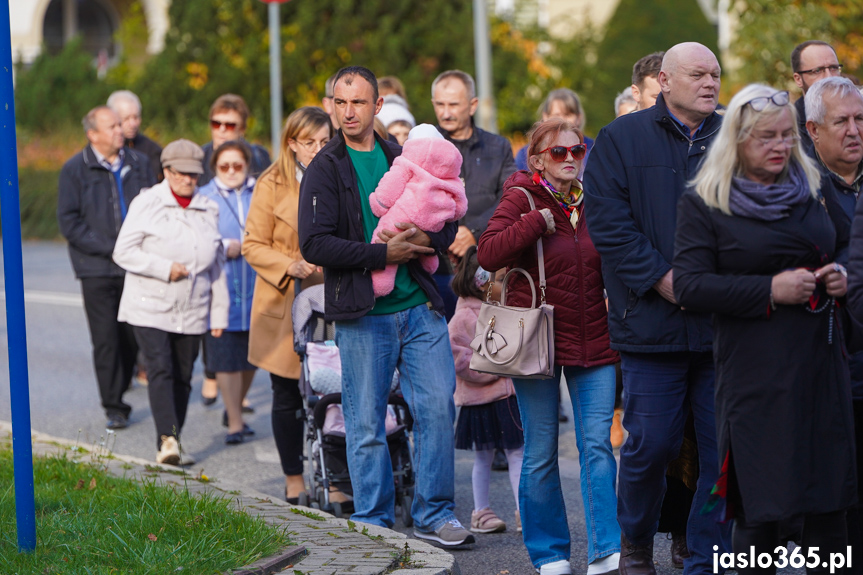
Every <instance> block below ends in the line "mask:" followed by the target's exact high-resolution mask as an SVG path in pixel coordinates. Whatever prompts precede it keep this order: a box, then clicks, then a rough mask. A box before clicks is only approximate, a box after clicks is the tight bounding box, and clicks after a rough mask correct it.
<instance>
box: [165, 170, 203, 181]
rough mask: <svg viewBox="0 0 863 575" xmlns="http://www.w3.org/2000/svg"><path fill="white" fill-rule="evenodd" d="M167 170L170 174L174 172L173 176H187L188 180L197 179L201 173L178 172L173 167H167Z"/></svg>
mask: <svg viewBox="0 0 863 575" xmlns="http://www.w3.org/2000/svg"><path fill="white" fill-rule="evenodd" d="M168 171H169V172H171V173H172V174H174V175H175V176H178V177H183V178H189V179H190V180H197V179H198V178H199V177H201V174H190V173H187V172H178V171H177V170H175V169H174V168H168Z"/></svg>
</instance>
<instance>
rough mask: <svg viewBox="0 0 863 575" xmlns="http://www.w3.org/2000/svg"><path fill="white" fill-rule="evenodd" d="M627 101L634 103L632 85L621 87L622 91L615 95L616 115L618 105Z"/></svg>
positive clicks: (615, 113) (618, 108)
mask: <svg viewBox="0 0 863 575" xmlns="http://www.w3.org/2000/svg"><path fill="white" fill-rule="evenodd" d="M625 102H629V103H632V104H635V103H636V101H635V97H634V96H633V95H632V86H627V87H626V88H624V89H623V92H621V93H620V94H618V95H617V97H616V98H615V99H614V115H615V116H616V115H617V111H618V110H620V105H621V104H623V103H625Z"/></svg>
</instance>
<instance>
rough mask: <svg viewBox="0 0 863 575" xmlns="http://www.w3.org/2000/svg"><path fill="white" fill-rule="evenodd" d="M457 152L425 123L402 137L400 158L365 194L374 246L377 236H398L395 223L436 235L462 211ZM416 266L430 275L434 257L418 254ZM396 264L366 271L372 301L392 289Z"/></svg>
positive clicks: (463, 202)
mask: <svg viewBox="0 0 863 575" xmlns="http://www.w3.org/2000/svg"><path fill="white" fill-rule="evenodd" d="M461 161H462V158H461V153H460V152H459V151H458V148H456V147H455V146H454V145H453V144H452V143H451V142H448V141H447V140H445V139H444V137H443V136H441V135H440V132H438V131H437V129H436V128H435V127H434V126H432V125H431V124H420V125H419V126H417V127H415V128H413V129H412V130H411V131H410V134H408V139H407V141H406V142H405V145H404V148H403V149H402V154H401V156H399V157H398V158H396V159H395V161H394V162H393V165H392V168H390V170H389V171H388V172H387V173H386V174H384V177H383V178H381V181H380V182H379V183H378V187H377V189H376V190H375V191H374V192H373V193H372V194H371V195H370V196H369V204H370V206H371V209H372V212H373V213H374V214H375V215H376V216H378V217H379V218H380V221H379V222H378V227H377V228H375V231H374V234H373V236H372V237H373V238H374V239H373V240H372V243H380V239H378V232H380V231H381V230H389V231H393V232H399V231H401V230H399V229H397V228H396V224H398V223H402V222H410V223H412V224H413V225H415V226H416V227H418V228H419V229H421V230H423V231H425V232H439V231H441V230H442V229H443V226H444V224H445V223H447V222H454V221H457V220H459V219H461V218H462V217H463V216H464V214H465V212H467V197H466V196H465V193H464V182H462V181H461V178H459V172H460V171H461ZM419 260H420V264H422V266H423V268H424V269H425V270H426V271H427V272H429V273H434V271H435V270H436V269H437V266H438V258H437V255H435V254H429V255H425V256H421V257H420V258H419ZM397 269H398V266H397V265H395V264H390V265H388V266H387V267H386V268H384V269H382V270H375V271H373V272H372V286H373V287H374V291H375V297H381V296H384V295H386V294H388V293H390V292H391V291H393V285H394V283H395V278H396V270H397Z"/></svg>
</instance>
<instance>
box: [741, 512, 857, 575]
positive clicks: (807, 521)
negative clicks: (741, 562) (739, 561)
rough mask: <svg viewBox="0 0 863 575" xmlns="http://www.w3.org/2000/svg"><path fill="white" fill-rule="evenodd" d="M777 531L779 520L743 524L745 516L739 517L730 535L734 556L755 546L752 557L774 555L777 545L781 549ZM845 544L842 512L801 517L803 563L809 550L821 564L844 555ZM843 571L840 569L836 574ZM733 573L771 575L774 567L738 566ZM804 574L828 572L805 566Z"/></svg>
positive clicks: (843, 513)
mask: <svg viewBox="0 0 863 575" xmlns="http://www.w3.org/2000/svg"><path fill="white" fill-rule="evenodd" d="M781 529H782V525H781V523H780V522H779V521H769V522H765V523H747V522H746V518H745V516H743V515H742V514H741V516H739V517H737V519H735V521H734V530H733V532H732V536H731V537H732V548H733V550H734V553H746V554H747V555H748V551H749V548H750V546H751V547H755V553H756V557H757V556H758V555H759V554H761V553H770V554H774V551H775V550H776V548H777V547H778V546H782V547H785V541H784V540H783V537H782V533H781ZM847 543H848V537H847V532H846V527H845V511H844V510H841V511H833V512H831V513H819V514H809V515H805V516H804V517H803V540H802V541H801V545H800V546H801V547H802V548H803V551H802V552H803V556H804V557H807V561H808V560H809V559H808V557H809V554H808V553H807V550H808V549H809V548H813V547H815V548H817V549H818V551H817V555H818V557H820V558H821V561H827V558H828V557H829V556H830V554H831V553H837V554H842V555H844V554H845V552H846V545H847ZM813 553H814V551H813ZM844 571H845V570H844V569H842V570H840V571H839V572H844ZM737 573H738V574H739V575H755V574H768V575H771V574H773V573H776V567H775V566H774V565H773V564H771V565H770V566H768V567H766V568H759V567H757V566H756V567H754V568H753V567H751V566H750V567H747V568H745V569H742V568H740V567H738V568H737ZM806 573H807V574H809V575H813V574H820V573H829V569H828V567H825V566H824V564H823V563H822V564H820V565H816V566H815V567H811V568H810V567H807V568H806Z"/></svg>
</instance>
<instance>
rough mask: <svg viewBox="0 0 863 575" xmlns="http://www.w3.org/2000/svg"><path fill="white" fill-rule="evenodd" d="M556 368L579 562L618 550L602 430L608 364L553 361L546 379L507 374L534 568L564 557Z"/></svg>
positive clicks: (609, 392) (607, 443)
mask: <svg viewBox="0 0 863 575" xmlns="http://www.w3.org/2000/svg"><path fill="white" fill-rule="evenodd" d="M561 371H562V372H563V374H564V375H565V376H566V386H567V388H569V396H570V398H572V407H573V410H572V411H573V414H574V415H575V441H576V445H577V446H578V461H579V464H580V466H581V497H582V500H583V501H584V519H585V523H586V524H587V561H588V563H592V562H593V561H594V560H596V559H601V558H603V557H607V556H608V555H611V554H613V553H617V552H619V551H620V528H619V527H618V525H617V517H616V516H615V515H616V514H615V507H616V503H615V500H616V498H615V495H614V481H615V475H616V463H615V461H614V452H613V451H612V448H611V439H610V435H609V432H610V429H611V419H612V415H613V414H614V381H615V375H614V366H613V365H605V366H601V367H591V368H583V367H573V366H566V367H560V366H558V367H557V368H556V369H555V372H554V373H555V378H554V379H549V380H544V379H543V380H537V379H513V383H514V384H515V393H516V396H517V397H518V408H519V410H520V411H521V422H522V427H523V428H524V462H523V463H522V466H521V483H520V484H519V489H518V504H519V509H520V510H521V525H522V531H523V534H524V544H525V546H526V547H527V551H528V553H529V554H530V560H531V562H532V563H533V565H534V566H535V567H537V568H539V567H540V566H542V565H545V564H546V563H552V562H554V561H560V560H561V559H564V560H567V561H568V560H569V558H570V538H569V525H568V524H567V521H566V507H565V505H564V502H563V492H562V491H561V486H560V471H559V468H558V462H557V442H558V432H559V424H558V419H557V404H558V402H559V401H560V376H561Z"/></svg>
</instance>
